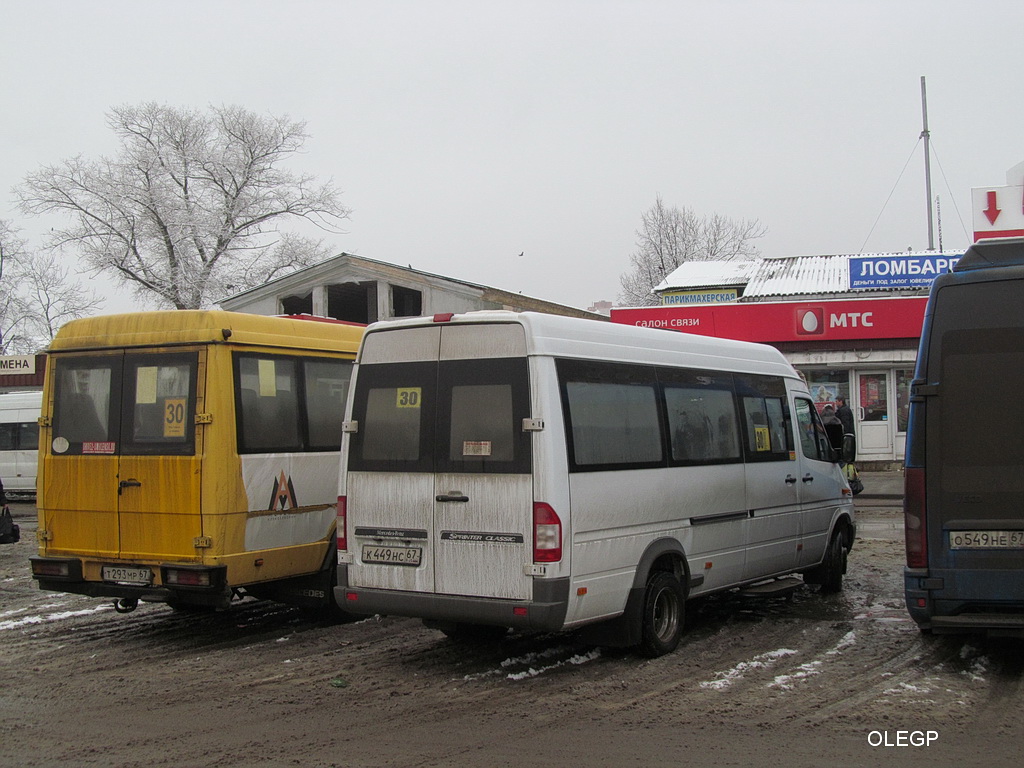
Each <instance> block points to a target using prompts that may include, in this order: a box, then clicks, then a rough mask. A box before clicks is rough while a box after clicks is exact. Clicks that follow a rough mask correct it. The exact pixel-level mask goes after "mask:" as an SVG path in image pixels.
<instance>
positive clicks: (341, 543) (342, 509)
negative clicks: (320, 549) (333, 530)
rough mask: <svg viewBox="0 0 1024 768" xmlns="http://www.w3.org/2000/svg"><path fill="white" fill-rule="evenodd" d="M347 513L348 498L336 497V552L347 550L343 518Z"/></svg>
mask: <svg viewBox="0 0 1024 768" xmlns="http://www.w3.org/2000/svg"><path fill="white" fill-rule="evenodd" d="M347 513H348V497H346V496H339V497H338V531H337V536H338V551H339V552H344V551H346V550H347V549H348V535H347V534H346V533H345V518H346V516H347Z"/></svg>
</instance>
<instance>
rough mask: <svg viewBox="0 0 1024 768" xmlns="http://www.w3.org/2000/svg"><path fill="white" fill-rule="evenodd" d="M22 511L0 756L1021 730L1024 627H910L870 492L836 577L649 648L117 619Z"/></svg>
mask: <svg viewBox="0 0 1024 768" xmlns="http://www.w3.org/2000/svg"><path fill="white" fill-rule="evenodd" d="M890 505H891V502H890ZM12 509H13V510H14V512H15V516H16V518H17V521H18V522H19V523H20V524H21V525H22V530H23V534H24V535H23V538H22V541H21V542H20V543H18V544H11V545H3V546H0V766H19V767H21V766H55V765H61V766H146V767H147V768H149V767H151V766H447V765H459V766H542V765H543V766H670V765H671V766H679V765H713V766H716V768H717V767H718V766H747V765H758V766H763V765H768V766H787V767H788V766H820V765H829V764H831V765H836V766H875V765H893V766H925V765H928V766H934V765H943V766H948V765H957V766H973V765H985V766H1004V765H1017V764H1019V755H1020V750H1021V745H1022V744H1024V718H1022V717H1021V716H1020V711H1021V707H1022V705H1024V691H1022V686H1021V680H1022V667H1024V654H1022V651H1024V643H1022V642H1020V641H1008V640H1002V641H995V640H985V639H982V638H977V637H973V638H972V637H966V638H965V637H927V636H922V635H921V634H920V633H919V632H918V630H917V629H916V627H915V625H914V624H913V622H911V621H910V619H909V618H908V616H907V614H906V611H905V609H904V607H903V597H902V576H901V568H902V556H903V553H902V541H901V538H902V526H901V517H900V514H899V512H898V510H897V509H896V508H895V507H894V506H889V507H886V506H875V507H868V506H865V507H864V508H862V509H860V510H859V514H860V523H861V530H860V538H859V540H858V542H857V544H856V547H855V549H854V551H853V554H852V556H851V559H850V572H849V574H848V576H847V579H846V589H845V590H844V592H843V594H841V595H838V596H831V597H824V596H821V595H819V594H817V591H816V588H811V587H805V588H803V589H802V590H800V591H799V592H797V593H796V594H794V595H792V596H790V597H789V598H775V599H770V600H765V599H760V600H758V599H753V598H741V597H739V596H737V595H723V596H720V597H716V598H712V599H709V600H707V601H705V602H704V603H703V604H702V605H700V606H691V609H690V612H689V615H688V617H687V619H688V626H689V629H688V632H687V634H686V636H685V638H684V640H683V642H682V644H681V645H680V647H679V649H678V650H677V651H676V652H675V653H672V654H670V655H668V656H665V657H662V658H660V659H655V660H648V659H643V658H640V657H638V656H636V655H633V654H630V653H625V652H621V651H610V650H604V649H600V648H595V647H593V646H591V645H586V644H584V643H582V642H579V641H578V640H575V639H574V638H573V637H572V636H571V635H544V636H536V635H534V636H524V635H510V636H509V637H508V639H507V640H506V641H505V642H503V643H501V644H500V645H490V646H475V647H466V646H460V645H457V644H455V643H453V642H452V641H449V640H447V639H446V638H445V637H444V635H442V634H441V633H440V632H436V631H433V630H429V629H426V628H424V627H423V626H422V625H421V624H420V623H419V622H418V621H414V620H411V619H402V618H373V619H367V620H363V621H359V622H354V623H349V624H343V625H332V624H329V623H325V622H322V621H317V620H313V619H310V618H308V617H307V616H305V615H304V614H303V613H301V612H300V611H298V610H296V609H292V608H287V607H282V606H280V605H275V604H272V603H266V602H259V601H251V600H247V601H243V602H241V603H239V604H237V605H235V606H234V607H233V608H232V609H230V610H227V611H224V612H221V613H216V614H209V615H182V614H177V613H175V612H173V611H171V610H170V609H169V608H167V607H166V606H164V605H159V604H143V605H142V606H140V608H139V609H138V610H137V611H135V612H134V613H132V614H128V615H120V614H117V613H115V612H114V610H113V607H112V604H111V603H110V602H109V601H105V600H94V599H90V598H84V597H78V596H74V595H65V594H59V593H45V592H40V591H39V590H38V589H37V588H36V586H35V583H34V582H33V580H32V578H31V576H30V575H29V569H28V564H27V558H28V556H29V555H30V554H32V553H33V550H34V539H35V535H34V533H35V521H34V509H33V508H32V507H31V505H29V504H17V505H12Z"/></svg>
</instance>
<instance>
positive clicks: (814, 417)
mask: <svg viewBox="0 0 1024 768" xmlns="http://www.w3.org/2000/svg"><path fill="white" fill-rule="evenodd" d="M796 424H797V429H798V430H799V434H800V449H801V451H802V452H803V454H804V456H806V457H807V458H809V459H816V460H818V461H832V443H831V442H830V441H829V439H828V434H827V433H826V432H825V427H824V425H823V424H822V423H821V419H820V418H819V416H818V410H817V409H816V408H815V407H814V404H813V403H812V402H811V401H810V400H805V399H803V398H797V400H796Z"/></svg>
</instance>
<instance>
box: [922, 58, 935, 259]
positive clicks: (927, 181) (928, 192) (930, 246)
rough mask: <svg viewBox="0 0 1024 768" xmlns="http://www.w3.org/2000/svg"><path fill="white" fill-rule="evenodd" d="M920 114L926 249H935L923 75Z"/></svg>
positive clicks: (925, 94)
mask: <svg viewBox="0 0 1024 768" xmlns="http://www.w3.org/2000/svg"><path fill="white" fill-rule="evenodd" d="M921 114H922V117H923V119H924V130H922V131H921V138H922V139H924V187H925V195H924V199H925V201H926V202H927V203H928V250H929V251H934V250H935V231H934V223H933V221H932V159H931V150H930V149H929V147H928V139H929V138H930V136H931V134H929V133H928V93H927V91H926V90H925V85H924V75H921Z"/></svg>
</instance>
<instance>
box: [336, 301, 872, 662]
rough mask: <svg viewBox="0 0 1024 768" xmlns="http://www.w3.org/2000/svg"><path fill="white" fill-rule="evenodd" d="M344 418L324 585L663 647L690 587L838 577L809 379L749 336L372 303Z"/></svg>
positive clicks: (698, 590) (396, 608)
mask: <svg viewBox="0 0 1024 768" xmlns="http://www.w3.org/2000/svg"><path fill="white" fill-rule="evenodd" d="M344 431H345V437H344V439H343V443H342V471H341V475H340V486H339V499H338V514H339V520H338V526H337V532H338V558H339V565H338V586H337V588H336V590H335V594H336V598H337V600H338V603H339V605H340V606H341V607H342V608H343V609H344V610H345V611H348V612H351V613H362V614H394V615H402V616H412V617H418V618H421V619H424V620H425V622H426V623H427V624H428V625H429V626H433V627H436V628H438V629H441V630H442V631H444V632H445V633H446V634H449V635H450V636H456V637H457V636H465V637H470V636H480V635H488V634H491V630H489V629H488V628H496V629H497V632H502V633H503V632H504V631H506V628H509V627H512V628H521V629H528V630H544V631H551V630H569V629H576V628H583V627H590V629H591V630H597V631H596V632H591V636H592V637H594V638H595V639H597V641H598V642H600V643H602V644H607V645H621V646H635V647H637V649H638V650H639V651H640V652H641V653H643V654H645V655H648V656H658V655H661V654H664V653H668V652H670V651H672V650H673V649H674V648H675V647H676V645H677V644H678V642H679V639H680V633H681V631H682V628H683V620H684V609H685V603H686V601H687V600H689V599H691V598H695V597H698V596H703V595H709V594H711V593H714V592H719V591H722V590H727V589H731V588H734V587H739V586H743V585H755V584H757V583H759V582H767V580H769V579H775V578H776V577H782V576H786V575H789V574H793V573H795V572H800V573H803V574H804V581H806V582H810V583H816V584H820V585H821V586H822V588H823V590H824V591H837V590H839V589H840V588H841V585H842V578H843V574H844V572H845V569H846V557H847V553H848V552H849V551H850V548H851V546H852V544H853V540H854V533H855V527H854V511H853V501H852V494H851V493H850V490H849V487H848V485H847V483H846V480H845V478H844V476H843V473H842V471H841V469H840V467H839V465H838V463H837V461H838V457H837V456H836V455H835V452H834V451H833V449H832V447H831V445H830V443H829V442H828V439H827V437H826V435H825V431H824V429H823V427H822V425H821V422H820V421H819V419H818V415H817V412H816V410H815V407H814V404H813V402H812V399H811V396H810V394H809V393H808V390H807V387H806V385H805V384H804V382H803V381H802V380H801V378H800V376H799V375H798V374H797V373H796V372H795V371H794V369H793V368H792V367H791V366H790V365H789V363H787V362H786V360H785V358H784V357H783V356H782V355H781V354H780V353H779V352H778V351H777V350H775V349H773V348H771V347H768V346H764V345H759V344H750V343H746V342H736V341H728V340H722V339H714V338H709V337H704V336H695V335H689V334H683V333H676V332H671V331H663V330H653V329H646V328H635V327H632V326H625V325H615V324H612V323H607V322H600V321H595V320H587V319H576V318H567V317H561V316H555V315H543V314H534V313H522V314H518V313H512V312H504V311H485V312H471V313H467V314H461V315H450V314H445V315H435V316H434V317H432V318H430V317H428V318H416V319H406V320H396V321H389V322H380V323H376V324H374V325H371V326H370V327H369V328H368V329H367V333H366V335H365V337H364V339H363V342H362V344H361V347H360V352H359V357H358V358H357V365H356V368H355V371H354V373H353V384H352V389H351V392H350V396H349V400H348V409H347V414H346V421H345V424H344ZM849 449H850V450H852V446H850V447H849ZM793 581H797V583H799V582H798V580H789V582H787V586H788V585H789V583H791V582H793ZM776 583H781V582H776ZM760 588H763V589H765V590H771V589H772V588H773V584H769V583H765V584H763V585H761V587H760Z"/></svg>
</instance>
